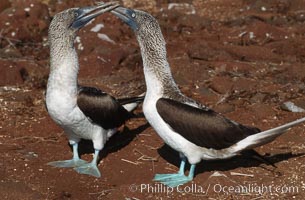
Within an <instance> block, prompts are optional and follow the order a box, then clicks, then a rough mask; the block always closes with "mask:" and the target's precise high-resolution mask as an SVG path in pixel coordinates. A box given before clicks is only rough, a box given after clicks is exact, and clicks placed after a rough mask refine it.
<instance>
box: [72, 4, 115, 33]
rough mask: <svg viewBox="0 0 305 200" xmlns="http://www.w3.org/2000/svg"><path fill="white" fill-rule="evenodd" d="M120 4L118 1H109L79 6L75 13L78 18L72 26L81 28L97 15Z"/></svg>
mask: <svg viewBox="0 0 305 200" xmlns="http://www.w3.org/2000/svg"><path fill="white" fill-rule="evenodd" d="M118 6H119V4H118V3H117V2H108V3H105V4H104V3H102V4H99V5H97V6H89V7H84V8H79V9H78V10H77V11H76V12H75V14H76V15H77V18H76V19H75V20H74V22H73V23H72V25H71V27H73V28H75V29H80V28H82V27H83V26H84V25H86V24H87V23H88V22H90V21H91V20H92V19H94V18H96V17H97V16H99V15H101V14H103V13H105V12H108V11H110V10H113V9H115V8H116V7H118ZM95 11H96V12H95Z"/></svg>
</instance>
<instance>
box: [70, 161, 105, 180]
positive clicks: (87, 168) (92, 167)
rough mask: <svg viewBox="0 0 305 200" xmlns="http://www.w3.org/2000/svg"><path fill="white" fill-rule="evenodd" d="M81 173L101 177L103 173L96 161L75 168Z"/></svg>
mask: <svg viewBox="0 0 305 200" xmlns="http://www.w3.org/2000/svg"><path fill="white" fill-rule="evenodd" d="M74 170H75V171H77V172H78V173H80V174H87V175H91V176H95V177H101V173H100V171H99V169H98V168H97V166H96V164H95V163H87V164H84V165H82V166H78V167H75V168H74Z"/></svg>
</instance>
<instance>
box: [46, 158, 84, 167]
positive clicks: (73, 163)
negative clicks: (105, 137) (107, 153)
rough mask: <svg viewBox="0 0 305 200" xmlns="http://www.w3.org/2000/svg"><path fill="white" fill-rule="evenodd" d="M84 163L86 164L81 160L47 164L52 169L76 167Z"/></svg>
mask: <svg viewBox="0 0 305 200" xmlns="http://www.w3.org/2000/svg"><path fill="white" fill-rule="evenodd" d="M86 163H87V162H86V161H84V160H82V159H71V160H59V161H53V162H49V163H48V165H51V166H53V167H78V166H81V165H84V164H86Z"/></svg>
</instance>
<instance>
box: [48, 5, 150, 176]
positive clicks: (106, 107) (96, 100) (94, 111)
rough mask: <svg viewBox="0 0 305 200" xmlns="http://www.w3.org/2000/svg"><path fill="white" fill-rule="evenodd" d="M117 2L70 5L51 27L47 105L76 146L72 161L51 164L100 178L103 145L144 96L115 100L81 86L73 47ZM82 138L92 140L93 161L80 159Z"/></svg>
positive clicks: (54, 20) (52, 115)
mask: <svg viewBox="0 0 305 200" xmlns="http://www.w3.org/2000/svg"><path fill="white" fill-rule="evenodd" d="M117 6H118V5H117V3H113V2H110V3H106V4H100V5H98V6H92V7H84V8H71V9H67V10H65V11H62V12H60V13H58V14H56V15H55V16H54V18H53V20H52V22H51V24H50V27H49V43H50V75H49V79H48V84H47V90H46V107H47V110H48V113H49V115H50V116H51V118H52V119H53V120H54V121H55V122H56V123H57V124H58V125H59V126H61V127H62V128H63V129H64V131H65V133H66V135H67V137H68V139H69V143H70V144H71V145H72V147H73V158H72V159H71V160H64V161H54V162H50V163H48V164H49V165H51V166H55V167H74V169H75V170H76V171H77V172H78V173H81V174H89V175H92V176H96V177H100V176H101V175H100V172H99V170H98V168H97V162H98V154H99V151H100V150H102V149H103V147H104V144H105V143H106V141H107V140H108V138H109V137H111V136H112V135H113V134H114V133H115V132H116V130H117V127H119V126H121V125H122V124H124V122H125V121H126V120H128V119H129V118H130V117H132V116H133V114H132V111H133V110H134V109H135V108H136V107H137V105H138V103H140V102H142V101H143V99H144V97H143V96H139V97H131V98H125V99H118V100H116V99H115V98H114V97H112V96H110V95H108V94H107V93H105V92H103V91H101V90H99V89H96V88H91V87H82V86H79V85H78V82H77V75H78V70H79V63H78V56H77V53H76V51H75V48H74V39H75V37H76V33H77V31H78V30H79V29H80V28H82V27H83V26H84V25H85V24H87V23H88V22H89V21H91V20H92V19H93V18H95V17H97V16H99V15H101V14H102V13H104V12H107V11H110V10H112V9H114V8H115V7H117ZM80 139H88V140H92V142H93V146H94V149H95V153H94V157H93V160H92V162H91V163H87V162H86V161H84V160H82V159H80V157H79V155H78V143H79V141H80Z"/></svg>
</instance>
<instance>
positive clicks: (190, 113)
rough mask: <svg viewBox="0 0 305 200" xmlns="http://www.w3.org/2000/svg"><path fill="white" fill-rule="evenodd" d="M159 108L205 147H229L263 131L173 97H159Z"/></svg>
mask: <svg viewBox="0 0 305 200" xmlns="http://www.w3.org/2000/svg"><path fill="white" fill-rule="evenodd" d="M157 111H158V113H159V115H160V116H161V117H162V119H163V120H164V121H165V122H166V123H167V124H168V125H169V126H170V127H171V128H172V129H173V130H174V131H175V132H177V133H178V134H180V135H181V136H182V137H184V138H185V139H187V140H189V141H190V142H192V143H194V144H196V145H198V146H201V147H205V148H213V149H223V148H227V147H230V146H231V145H233V144H235V143H237V142H238V141H240V140H242V139H244V138H246V137H247V136H249V135H252V134H255V133H258V132H260V130H259V129H258V128H254V127H248V126H243V125H241V124H238V123H236V122H233V121H231V120H229V119H227V118H225V117H223V116H222V115H220V114H218V113H216V112H214V111H213V110H203V109H199V108H195V107H192V106H189V105H186V104H183V103H180V102H178V101H175V100H172V99H167V98H161V99H159V100H158V101H157Z"/></svg>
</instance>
